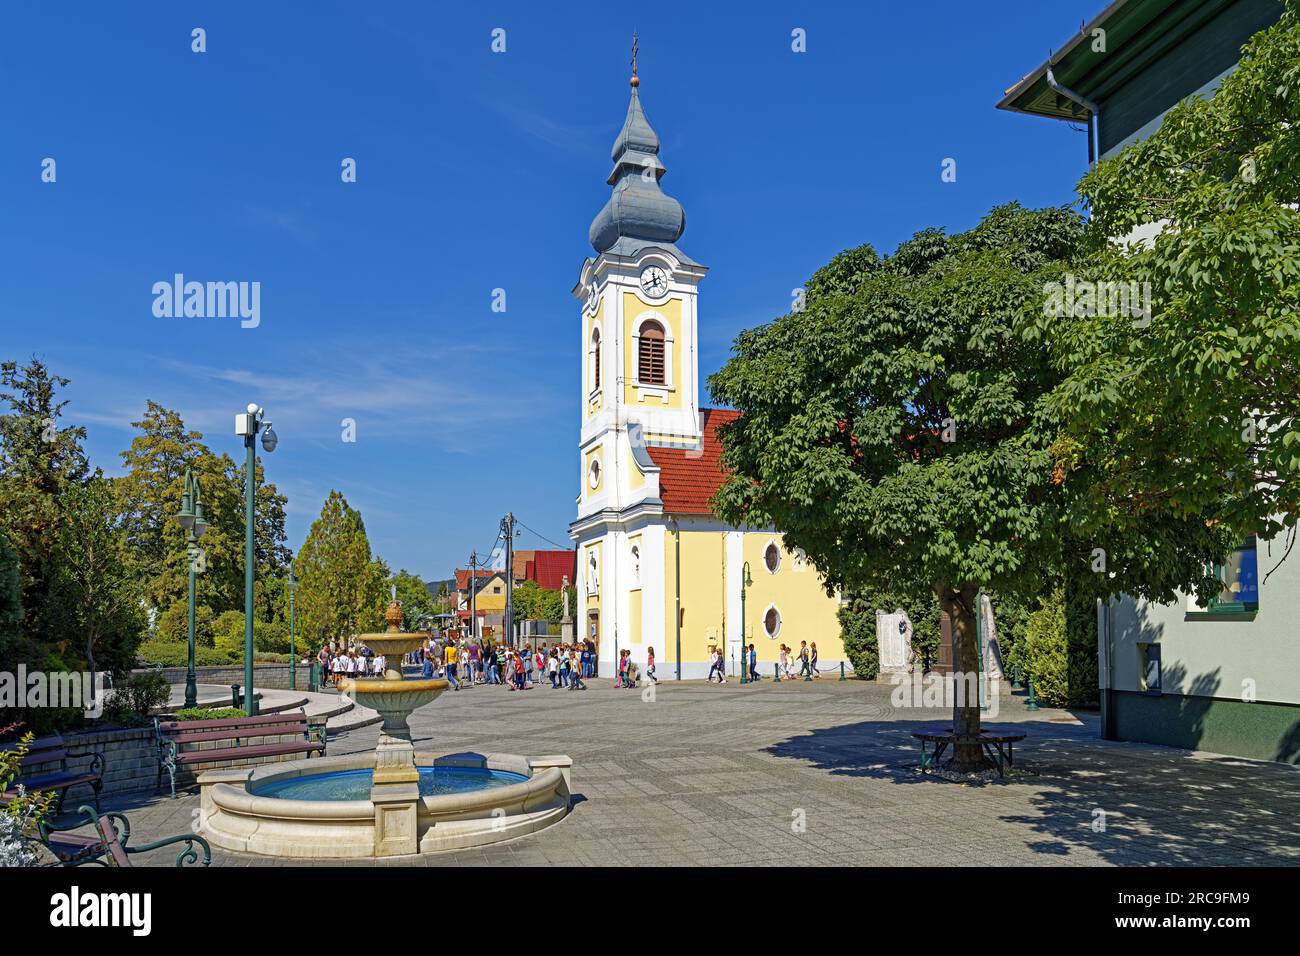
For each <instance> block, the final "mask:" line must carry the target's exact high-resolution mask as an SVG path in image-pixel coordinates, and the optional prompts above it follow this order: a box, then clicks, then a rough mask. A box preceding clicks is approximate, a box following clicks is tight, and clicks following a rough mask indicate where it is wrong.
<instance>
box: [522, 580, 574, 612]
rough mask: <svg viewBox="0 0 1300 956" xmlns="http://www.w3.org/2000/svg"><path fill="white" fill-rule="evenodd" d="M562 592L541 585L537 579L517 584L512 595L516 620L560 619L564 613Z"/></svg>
mask: <svg viewBox="0 0 1300 956" xmlns="http://www.w3.org/2000/svg"><path fill="white" fill-rule="evenodd" d="M561 595H562V592H560V591H555V590H552V589H550V588H544V587H541V586H540V585H539V584H538V583H537V582H536V581H524V582H523V583H521V584H518V585H516V586H515V590H514V595H513V597H512V600H513V604H514V611H515V619H516V620H520V621H523V620H529V621H558V620H560V619H561V618H562V617H563V615H564V605H563V603H562V602H561V600H560V598H561Z"/></svg>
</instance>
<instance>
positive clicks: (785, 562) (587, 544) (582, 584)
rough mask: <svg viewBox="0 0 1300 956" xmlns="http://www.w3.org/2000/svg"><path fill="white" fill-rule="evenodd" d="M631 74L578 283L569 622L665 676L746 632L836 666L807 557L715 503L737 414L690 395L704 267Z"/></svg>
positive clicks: (840, 655) (764, 666) (767, 662)
mask: <svg viewBox="0 0 1300 956" xmlns="http://www.w3.org/2000/svg"><path fill="white" fill-rule="evenodd" d="M637 86H638V81H637V79H636V77H635V76H634V77H633V84H632V96H631V102H630V103H629V105H628V112H627V118H626V120H625V122H624V124H623V129H622V131H621V132H620V133H619V136H618V139H617V140H616V141H615V144H614V149H613V153H612V156H611V158H612V160H613V162H614V168H613V171H612V172H611V173H610V176H609V179H608V183H609V185H611V186H612V187H613V190H612V194H611V196H610V199H609V202H608V203H607V204H606V205H605V207H604V208H603V209H602V210H601V211H600V213H599V214H598V215H597V216H596V218H595V220H594V221H593V222H592V224H591V230H590V239H591V243H592V246H593V248H594V249H595V251H596V256H595V257H594V258H589V259H587V260H586V261H585V262H584V263H583V266H582V270H581V274H580V277H579V280H578V283H577V285H576V286H575V287H574V290H573V293H574V296H575V297H576V298H577V299H579V300H580V301H581V302H583V307H582V322H581V323H580V329H581V349H582V355H583V358H584V361H583V366H582V367H583V374H582V383H581V388H582V404H581V407H582V422H581V432H580V437H579V455H578V463H579V468H580V473H579V476H578V480H579V489H580V490H579V494H578V497H577V506H578V507H577V517H576V519H575V520H574V521H573V523H572V524H571V525H570V536H571V537H572V538H573V540H574V542H575V545H576V548H577V552H578V554H577V561H578V580H577V581H575V582H574V585H575V587H576V589H577V598H578V600H577V609H578V615H577V616H578V618H579V622H578V628H579V632H580V633H582V634H585V635H586V636H589V637H592V638H594V639H595V640H596V643H597V646H598V650H599V659H600V661H601V663H602V673H606V674H608V673H610V672H611V667H612V665H613V663H614V662H615V661H616V660H617V658H618V654H619V652H620V651H621V650H624V649H627V650H629V651H631V654H632V657H633V659H634V660H636V661H637V662H638V663H640V664H641V665H642V666H643V667H644V665H645V663H646V659H647V657H648V654H649V652H650V649H651V648H653V650H654V654H655V662H656V673H657V676H658V677H659V678H660V679H661V680H663V679H668V678H672V677H674V676H677V675H678V674H679V673H680V676H681V677H682V678H683V679H693V678H702V677H705V676H706V675H707V674H708V671H709V667H710V662H711V654H712V652H713V650H714V648H718V649H721V650H722V652H723V654H724V657H725V660H726V662H727V670H728V674H729V675H732V674H735V673H736V668H737V667H738V666H739V663H740V662H741V661H742V660H743V659H744V658H743V654H742V647H745V648H747V647H748V645H750V644H753V645H754V649H755V652H756V654H757V657H758V660H759V673H760V674H762V675H763V676H764V677H768V678H770V677H771V676H772V674H773V665H774V664H775V663H776V661H777V660H778V658H779V655H780V647H781V645H782V644H785V645H787V646H789V647H791V648H793V649H794V650H795V651H796V653H797V651H798V649H799V647H800V643H801V642H803V641H806V642H808V643H809V645H812V644H816V646H817V651H818V657H819V665H818V666H819V668H820V669H821V670H822V671H833V672H835V674H836V676H837V675H838V668H839V665H840V662H841V661H842V660H843V659H844V652H843V646H842V643H841V640H840V628H839V621H838V619H837V616H836V615H837V611H838V609H839V606H840V601H839V600H838V598H836V597H834V596H828V595H827V594H826V592H825V589H824V588H823V586H822V583H821V580H820V576H819V575H818V573H817V570H816V568H815V567H813V566H812V564H810V563H809V562H808V561H806V560H805V559H804V557H803V556H802V554H800V553H798V552H792V551H791V550H789V549H787V548H786V546H785V543H784V541H783V539H782V536H781V535H780V534H779V533H778V532H777V531H776V530H775V529H771V528H736V527H733V526H731V525H728V524H726V523H724V522H722V521H721V520H719V519H718V518H717V517H716V516H715V515H713V513H712V511H711V508H710V504H709V502H710V498H711V497H712V495H713V493H714V492H715V491H716V490H717V489H718V487H719V486H721V484H722V482H723V481H724V479H725V475H724V473H723V471H722V470H721V467H720V455H721V446H720V443H719V440H718V436H717V429H718V427H719V426H720V425H722V424H723V423H725V422H726V421H729V420H731V419H733V418H735V417H736V415H737V413H736V412H733V411H728V410H724V409H710V408H704V407H701V404H700V385H701V383H700V379H699V356H698V350H697V342H698V341H699V336H698V329H699V315H698V308H697V306H698V287H699V283H700V282H701V281H702V280H703V278H704V276H705V274H706V272H707V269H706V268H705V267H704V266H703V265H701V264H699V263H698V262H695V261H694V260H692V259H691V258H690V257H688V256H687V255H686V254H685V253H684V252H682V251H681V249H680V248H678V246H677V240H678V239H679V238H680V237H681V235H682V232H683V231H684V229H685V214H684V213H683V211H682V208H681V205H680V204H679V203H678V202H677V200H675V199H673V198H672V197H670V196H668V195H666V194H664V193H663V191H662V190H661V189H660V187H659V180H660V179H661V178H662V176H663V173H664V167H663V164H662V163H661V162H660V160H659V156H658V153H659V140H658V137H657V136H656V135H655V133H654V131H653V130H652V129H651V128H650V125H649V123H648V122H647V121H646V118H645V114H644V112H643V111H642V108H641V103H640V98H639V94H638V89H637ZM746 582H748V584H746ZM742 592H743V600H742ZM742 603H743V608H742ZM679 664H680V667H679ZM796 669H797V668H796Z"/></svg>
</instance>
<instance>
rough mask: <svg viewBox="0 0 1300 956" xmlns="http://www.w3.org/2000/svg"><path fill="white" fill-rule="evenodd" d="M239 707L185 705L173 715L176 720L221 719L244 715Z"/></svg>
mask: <svg viewBox="0 0 1300 956" xmlns="http://www.w3.org/2000/svg"><path fill="white" fill-rule="evenodd" d="M243 716H244V712H243V711H242V710H240V709H239V708H238V707H183V708H181V709H180V710H178V711H176V713H174V714H172V717H173V718H175V719H176V720H219V719H220V718H223V717H243Z"/></svg>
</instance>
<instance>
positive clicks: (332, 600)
mask: <svg viewBox="0 0 1300 956" xmlns="http://www.w3.org/2000/svg"><path fill="white" fill-rule="evenodd" d="M294 573H295V575H296V576H297V578H298V593H297V598H296V609H297V620H298V628H299V632H300V633H301V635H302V641H303V643H302V647H303V650H304V651H309V650H315V649H317V648H319V647H321V645H322V644H325V643H328V642H330V641H335V642H339V643H341V642H345V641H347V639H348V638H350V637H352V636H353V635H355V634H359V633H363V632H365V631H369V630H378V629H379V627H380V622H381V621H382V620H383V612H384V607H385V606H386V603H387V601H386V598H387V594H386V593H385V590H386V589H385V587H384V585H385V583H386V581H387V580H388V569H387V568H386V567H385V566H384V563H383V562H382V561H378V560H375V559H374V558H373V557H372V556H371V552H370V541H369V539H368V538H367V537H366V527H365V523H364V522H363V521H362V520H361V513H360V512H358V511H356V510H355V509H353V508H352V507H351V506H350V505H349V504H348V503H347V499H345V498H344V497H343V495H342V494H341V493H339V492H338V491H330V493H329V496H328V497H327V498H326V499H325V504H324V505H323V506H322V508H321V513H320V517H319V518H317V519H316V521H315V522H314V523H313V524H312V526H311V530H310V531H309V532H308V534H307V540H306V541H304V542H303V545H302V547H301V548H300V549H299V551H298V556H297V558H296V559H295V560H294Z"/></svg>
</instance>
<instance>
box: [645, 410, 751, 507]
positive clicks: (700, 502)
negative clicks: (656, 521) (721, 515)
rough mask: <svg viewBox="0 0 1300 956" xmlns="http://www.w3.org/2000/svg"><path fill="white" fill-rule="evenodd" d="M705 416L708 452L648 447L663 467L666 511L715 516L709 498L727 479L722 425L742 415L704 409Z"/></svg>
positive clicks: (661, 489)
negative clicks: (723, 459)
mask: <svg viewBox="0 0 1300 956" xmlns="http://www.w3.org/2000/svg"><path fill="white" fill-rule="evenodd" d="M701 412H702V413H703V415H704V450H703V453H701V452H700V451H698V450H693V449H687V448H654V447H647V448H646V451H648V452H649V453H650V460H651V461H653V462H654V463H655V464H656V465H658V466H659V497H660V498H662V499H663V503H664V511H665V512H672V513H676V514H711V513H712V511H713V509H712V508H710V507H709V499H710V498H712V497H713V493H714V492H715V491H717V490H718V489H719V488H721V487H722V483H723V482H724V481H726V480H727V476H726V474H725V473H724V472H723V471H722V465H721V458H722V442H721V441H719V440H718V426H719V425H722V424H725V423H726V422H733V421H735V420H736V419H737V418H739V417H740V412H737V411H731V410H729V409H723V408H704V409H701Z"/></svg>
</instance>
